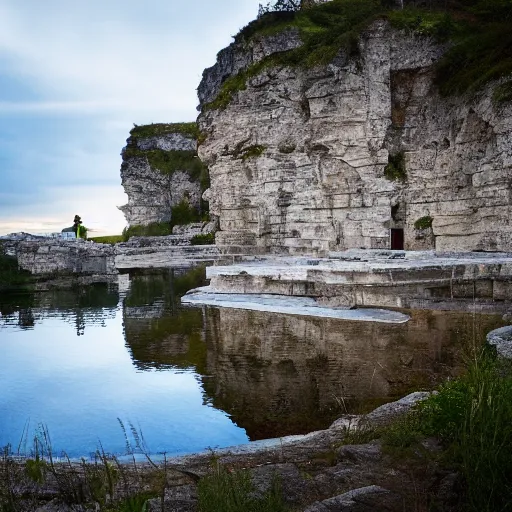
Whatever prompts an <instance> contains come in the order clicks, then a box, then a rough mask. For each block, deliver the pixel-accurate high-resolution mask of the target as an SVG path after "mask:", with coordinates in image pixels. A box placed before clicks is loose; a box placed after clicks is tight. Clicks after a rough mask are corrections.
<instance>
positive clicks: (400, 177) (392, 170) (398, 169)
mask: <svg viewBox="0 0 512 512" xmlns="http://www.w3.org/2000/svg"><path fill="white" fill-rule="evenodd" d="M384 177H385V178H387V179H388V180H390V181H405V180H406V179H407V172H406V170H405V157H404V153H403V151H400V152H399V153H396V154H394V155H389V156H388V164H387V165H386V167H384Z"/></svg>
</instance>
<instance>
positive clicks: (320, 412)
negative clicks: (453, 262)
mask: <svg viewBox="0 0 512 512" xmlns="http://www.w3.org/2000/svg"><path fill="white" fill-rule="evenodd" d="M407 313H408V314H410V315H411V317H412V318H411V320H410V321H409V322H408V323H406V324H398V325H397V324H395V325H393V324H375V323H370V322H368V323H362V322H352V321H340V320H334V319H319V318H304V317H303V318H297V317H292V316H288V315H273V314H269V313H262V312H255V311H244V310H229V309H219V310H214V309H210V310H209V311H208V314H207V319H208V329H207V345H208V353H207V373H208V374H209V375H211V378H209V379H206V380H204V387H205V390H206V392H207V393H208V395H209V396H210V397H211V399H212V403H213V405H214V406H215V407H218V408H221V409H223V410H225V411H227V412H229V413H230V414H231V415H232V417H233V419H234V420H235V421H236V422H237V424H239V425H241V426H243V427H244V428H245V429H246V430H247V433H248V435H249V437H250V438H251V439H260V438H265V437H269V436H282V435H286V434H291V433H304V432H308V431H311V430H315V429H320V428H325V427H326V426H327V425H329V423H330V422H331V421H332V420H333V419H335V418H336V417H337V416H338V415H339V414H340V412H348V413H361V412H367V411H369V410H371V409H372V408H373V407H375V406H377V405H380V404H382V403H384V402H387V401H391V400H393V399H397V398H400V397H402V396H404V395H405V394H407V393H409V392H411V391H417V390H422V389H427V390H428V389H432V387H434V386H435V385H436V384H437V383H440V382H441V381H443V380H445V379H447V378H449V377H451V376H454V375H457V374H458V373H460V372H461V370H462V369H463V367H464V362H465V357H466V354H468V353H469V352H470V351H469V349H470V348H471V347H473V346H474V345H475V344H479V343H481V341H482V340H483V339H484V336H485V334H486V333H487V332H488V331H489V330H491V329H493V328H495V327H496V326H498V325H502V324H503V322H502V320H501V317H500V316H493V315H477V316H473V315H471V314H466V313H460V312H448V311H407Z"/></svg>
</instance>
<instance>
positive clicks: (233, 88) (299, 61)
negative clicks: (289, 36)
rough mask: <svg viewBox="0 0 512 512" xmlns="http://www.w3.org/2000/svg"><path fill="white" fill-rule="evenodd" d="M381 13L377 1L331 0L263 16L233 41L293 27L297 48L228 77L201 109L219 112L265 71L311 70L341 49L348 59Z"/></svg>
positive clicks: (353, 54) (270, 57) (354, 53)
mask: <svg viewBox="0 0 512 512" xmlns="http://www.w3.org/2000/svg"><path fill="white" fill-rule="evenodd" d="M382 12H383V10H382V7H381V5H380V2H379V1H378V0H332V1H330V2H327V3H324V4H318V5H316V6H314V7H311V8H310V9H305V10H301V11H298V12H284V13H267V14H265V15H263V16H261V18H258V19H257V20H255V21H253V22H251V23H250V24H249V25H247V26H246V27H244V29H242V31H241V32H240V34H238V35H237V36H236V37H235V41H236V42H242V41H248V40H250V39H251V38H253V37H255V36H256V35H258V36H262V35H269V34H271V33H276V32H281V31H284V30H286V29H290V28H297V29H298V30H299V33H300V36H301V38H302V41H303V44H302V46H300V47H299V48H296V49H294V50H289V51H285V52H279V53H275V54H273V55H270V56H269V57H267V58H265V59H263V60H261V61H259V62H257V63H255V64H253V65H252V66H249V67H248V68H247V69H245V70H243V71H241V72H239V73H238V74H237V75H233V76H231V77H229V78H228V79H227V80H226V81H225V82H224V84H223V85H222V88H221V90H220V91H219V94H218V95H217V97H216V98H215V100H213V101H212V102H210V103H207V104H206V105H203V109H204V110H212V109H223V108H225V107H226V106H227V105H229V103H230V102H231V100H232V99H233V95H234V94H235V93H236V92H238V91H242V90H244V89H245V88H246V86H247V81H248V80H249V79H250V78H251V77H253V76H256V75H257V74H259V73H260V72H261V71H263V70H264V69H265V68H271V67H277V66H292V67H295V66H301V67H306V68H308V67H313V66H317V65H325V64H328V63H329V62H330V61H332V59H334V57H336V55H337V54H338V53H339V52H340V50H341V49H344V50H345V52H346V53H347V54H348V55H350V56H355V55H357V54H358V38H359V35H360V34H361V32H362V31H363V30H364V29H365V28H366V27H367V26H368V25H369V24H370V23H371V22H372V21H374V20H375V19H376V17H377V16H378V15H379V14H381V13H382Z"/></svg>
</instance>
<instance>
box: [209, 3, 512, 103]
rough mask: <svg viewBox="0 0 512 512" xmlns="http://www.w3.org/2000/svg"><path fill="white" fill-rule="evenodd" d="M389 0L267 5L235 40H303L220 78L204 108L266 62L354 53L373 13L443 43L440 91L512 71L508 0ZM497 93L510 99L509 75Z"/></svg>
mask: <svg viewBox="0 0 512 512" xmlns="http://www.w3.org/2000/svg"><path fill="white" fill-rule="evenodd" d="M396 7H397V3H396V2H394V1H393V0H331V1H329V2H326V3H321V4H317V5H314V6H311V7H310V8H308V9H290V10H276V11H272V10H271V9H270V8H268V9H267V10H265V12H263V13H262V14H261V15H260V16H259V17H258V18H257V19H256V20H254V21H252V22H251V23H249V24H248V25H247V26H245V27H244V28H243V29H242V30H241V31H240V32H239V33H238V34H237V35H236V36H235V43H238V44H240V45H242V46H245V45H247V44H248V43H249V42H250V41H251V40H252V39H253V38H255V37H256V36H258V37H261V36H267V35H272V34H276V33H280V32H282V31H284V30H286V29H290V28H295V29H298V30H299V33H300V36H301V39H302V41H303V44H302V45H301V46H300V47H299V48H296V49H294V50H290V51H286V52H281V53H277V54H273V55H270V56H269V57H267V58H266V59H264V60H262V61H260V62H258V63H255V64H253V65H252V66H250V67H249V68H247V69H245V70H243V71H241V72H240V73H239V74H238V75H235V76H231V77H229V78H227V79H226V81H225V82H224V84H223V87H222V89H221V91H220V92H219V95H218V96H217V98H216V99H215V100H214V101H213V102H211V103H209V104H207V105H205V106H204V108H206V109H216V108H224V107H226V106H227V105H228V104H229V102H230V101H231V99H232V96H233V93H234V92H236V91H239V90H243V89H245V87H246V82H247V80H248V79H249V78H250V77H252V76H255V75H256V74H258V73H260V72H261V71H262V70H263V69H264V68H266V67H274V66H283V65H284V66H301V67H312V66H317V65H326V64H328V63H329V62H331V61H332V60H333V59H334V58H335V57H336V56H337V55H339V54H340V52H341V51H344V53H345V55H347V56H349V57H351V58H357V56H358V52H359V44H358V40H359V37H360V35H361V33H362V32H363V31H364V30H365V29H366V28H368V26H369V25H370V24H371V23H372V22H373V21H375V20H376V19H378V18H381V19H382V18H384V19H387V20H389V22H390V23H391V25H392V26H393V27H395V28H397V29H401V30H405V31H407V32H409V33H414V34H418V35H425V36H431V37H434V38H436V39H437V40H439V41H441V42H447V43H449V49H448V50H447V52H446V53H445V55H444V56H443V58H442V59H441V60H440V61H439V63H438V65H437V79H438V85H439V88H440V91H441V93H442V94H445V95H449V94H461V93H464V92H466V91H476V90H478V89H479V88H480V87H482V86H483V85H485V84H486V83H488V82H489V81H490V80H493V79H498V78H503V77H507V78H508V77H510V75H511V74H512V30H511V28H512V2H511V1H510V0H459V1H457V2H455V1H454V0H442V1H439V0H431V1H430V2H429V7H428V8H419V7H414V6H407V2H406V6H405V7H404V8H403V9H397V8H396ZM495 99H497V100H500V101H508V100H510V99H512V79H511V80H507V81H505V83H504V84H503V85H502V86H500V88H498V90H497V94H496V97H495Z"/></svg>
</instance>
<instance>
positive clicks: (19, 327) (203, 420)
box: [0, 268, 503, 457]
mask: <svg viewBox="0 0 512 512" xmlns="http://www.w3.org/2000/svg"><path fill="white" fill-rule="evenodd" d="M203 281H204V269H201V268H198V269H194V270H191V271H189V272H187V273H184V272H183V271H178V270H169V271H165V272H160V273H153V274H132V275H124V276H121V277H120V283H119V284H117V283H116V284H106V283H101V284H95V285H91V286H87V287H85V286H84V287H76V288H73V289H69V290H50V291H42V292H37V293H30V294H29V293H25V294H22V293H18V294H12V293H11V294H3V295H2V297H1V298H0V447H2V446H5V445H6V444H8V443H10V444H11V445H12V446H13V448H14V450H15V451H16V450H17V448H18V445H19V444H20V441H21V445H22V448H23V445H24V444H25V443H24V439H25V438H26V439H27V440H28V441H29V442H28V444H30V440H31V439H32V437H33V436H34V435H36V434H37V432H38V431H41V429H42V428H45V429H47V431H48V432H49V434H50V436H51V442H52V448H53V451H54V453H56V454H58V453H60V452H61V451H65V452H66V453H67V454H68V455H69V456H70V457H81V456H87V455H89V454H91V453H93V452H94V451H95V450H96V449H97V448H98V447H99V445H100V443H101V446H102V447H103V449H104V450H106V451H107V452H109V453H114V454H116V455H122V454H124V453H126V451H127V443H128V444H129V445H130V446H131V447H132V448H136V445H137V439H138V440H139V441H140V440H141V439H142V438H143V440H144V442H145V445H146V447H147V449H148V451H149V452H151V453H162V452H165V453H166V454H168V455H175V454H183V453H190V452H195V451H201V450H204V449H206V448H213V449H215V448H219V447H224V446H231V445H235V444H239V443H244V442H247V441H248V440H255V439H262V438H266V437H279V436H283V435H287V434H298V433H305V432H308V431H311V430H315V429H320V428H325V427H327V426H328V425H329V424H330V423H331V422H332V421H333V420H334V419H335V418H336V417H338V416H339V415H340V414H341V413H344V412H349V413H358V412H366V411H368V410H371V409H372V408H373V407H375V406H376V405H379V404H381V403H384V402H386V401H390V400H393V399H396V398H398V397H400V396H403V395H404V394H406V393H408V392H410V391H416V390H420V389H431V388H432V387H433V386H435V385H436V384H437V383H439V382H441V381H443V380H445V379H446V378H449V377H450V376H454V375H457V374H458V373H460V372H461V371H462V368H463V367H464V358H465V354H467V352H468V349H469V348H471V346H474V345H475V344H478V343H480V341H481V339H482V338H483V336H484V335H485V333H486V332H488V331H489V330H491V329H494V328H496V327H499V326H501V325H503V322H502V320H501V316H500V315H474V314H471V313H460V312H446V311H412V312H411V311H408V312H407V313H408V314H410V315H411V317H412V318H411V320H410V321H409V322H408V323H406V324H399V325H391V324H375V323H362V322H354V321H343V320H335V319H325V318H311V317H296V316H288V315H282V314H272V313H265V312H257V311H244V310H232V309H217V308H210V307H202V308H201V307H185V306H182V305H180V300H179V297H180V296H181V295H183V293H185V291H186V290H188V289H190V288H194V287H196V286H199V285H201V284H203Z"/></svg>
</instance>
